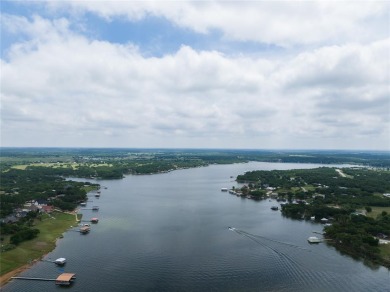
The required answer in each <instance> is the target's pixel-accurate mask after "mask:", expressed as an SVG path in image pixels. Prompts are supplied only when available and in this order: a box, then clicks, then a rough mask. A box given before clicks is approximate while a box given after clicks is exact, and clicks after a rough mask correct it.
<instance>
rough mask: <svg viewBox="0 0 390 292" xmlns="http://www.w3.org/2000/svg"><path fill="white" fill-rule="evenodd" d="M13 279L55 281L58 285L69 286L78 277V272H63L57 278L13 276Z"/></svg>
mask: <svg viewBox="0 0 390 292" xmlns="http://www.w3.org/2000/svg"><path fill="white" fill-rule="evenodd" d="M11 279H17V280H30V281H55V282H56V285H61V286H69V285H70V284H72V282H73V281H74V280H75V279H76V274H73V273H62V274H60V275H59V276H58V277H57V278H56V279H50V278H34V277H11Z"/></svg>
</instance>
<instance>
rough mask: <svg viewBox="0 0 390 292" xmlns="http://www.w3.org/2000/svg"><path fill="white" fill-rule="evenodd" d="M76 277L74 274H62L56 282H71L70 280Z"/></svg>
mask: <svg viewBox="0 0 390 292" xmlns="http://www.w3.org/2000/svg"><path fill="white" fill-rule="evenodd" d="M74 276H76V274H73V273H62V274H61V275H59V276H58V277H57V280H56V281H61V282H70V280H72V278H73V277H74Z"/></svg>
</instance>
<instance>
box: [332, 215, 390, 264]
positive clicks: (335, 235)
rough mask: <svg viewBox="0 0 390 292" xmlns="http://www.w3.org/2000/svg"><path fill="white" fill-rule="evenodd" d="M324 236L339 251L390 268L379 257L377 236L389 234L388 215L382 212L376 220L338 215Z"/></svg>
mask: <svg viewBox="0 0 390 292" xmlns="http://www.w3.org/2000/svg"><path fill="white" fill-rule="evenodd" d="M325 232H326V234H325V236H326V237H327V238H329V239H332V241H333V244H334V245H335V246H336V247H337V248H338V249H340V250H343V251H345V252H347V253H348V254H352V255H355V256H359V257H363V258H367V259H370V260H371V261H373V262H376V263H379V264H382V265H384V266H386V267H388V268H390V260H388V259H385V258H383V257H382V256H381V254H380V250H379V248H378V241H379V240H378V239H377V238H375V236H377V235H378V234H390V215H388V214H387V212H383V213H382V214H381V215H379V216H378V218H377V219H373V218H370V217H366V216H362V215H351V216H347V215H340V216H336V217H335V218H334V221H333V223H332V225H330V226H327V227H325Z"/></svg>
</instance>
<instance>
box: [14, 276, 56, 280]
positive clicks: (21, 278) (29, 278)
mask: <svg viewBox="0 0 390 292" xmlns="http://www.w3.org/2000/svg"><path fill="white" fill-rule="evenodd" d="M11 279H20V280H35V281H55V280H57V279H48V278H32V277H11Z"/></svg>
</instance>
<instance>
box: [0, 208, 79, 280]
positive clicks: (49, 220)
mask: <svg viewBox="0 0 390 292" xmlns="http://www.w3.org/2000/svg"><path fill="white" fill-rule="evenodd" d="M78 219H80V218H78ZM76 224H77V211H74V212H72V213H61V212H53V213H52V214H50V215H46V216H44V218H43V219H42V221H39V220H37V221H36V224H35V226H34V228H37V229H39V230H40V233H39V234H38V236H37V237H36V238H34V239H32V240H28V241H24V242H22V243H20V244H19V245H18V246H17V247H16V248H14V249H12V250H9V251H6V252H2V253H1V258H0V276H1V283H0V286H3V285H4V284H5V283H6V282H7V281H8V280H9V279H10V278H11V277H13V276H15V275H16V274H19V273H20V272H22V271H24V270H25V269H26V268H28V267H30V266H31V265H32V264H33V263H34V262H35V261H37V260H39V259H41V258H43V257H44V256H45V255H46V254H48V253H49V252H51V251H52V250H54V249H55V247H56V242H57V240H58V238H60V236H61V235H62V234H63V233H64V232H65V231H66V230H68V229H69V228H71V227H72V226H75V225H76ZM7 275H8V276H7Z"/></svg>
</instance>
